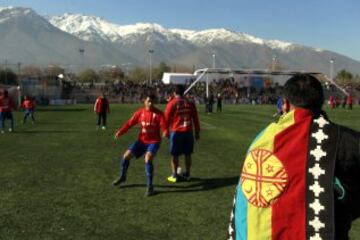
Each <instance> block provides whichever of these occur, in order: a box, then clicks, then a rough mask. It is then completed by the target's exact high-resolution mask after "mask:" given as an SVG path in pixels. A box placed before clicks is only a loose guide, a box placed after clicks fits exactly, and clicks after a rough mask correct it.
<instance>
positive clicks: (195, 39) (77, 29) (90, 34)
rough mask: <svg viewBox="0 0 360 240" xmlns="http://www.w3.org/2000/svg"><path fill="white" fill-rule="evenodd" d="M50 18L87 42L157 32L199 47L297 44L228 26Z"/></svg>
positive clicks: (287, 46) (70, 16) (68, 16)
mask: <svg viewBox="0 0 360 240" xmlns="http://www.w3.org/2000/svg"><path fill="white" fill-rule="evenodd" d="M49 21H50V22H51V23H52V24H53V25H54V26H56V27H58V28H60V29H61V30H63V31H65V32H68V33H70V34H72V35H74V36H77V37H79V38H81V39H83V40H86V41H98V42H102V41H110V42H113V43H122V42H127V43H132V42H136V40H137V38H138V37H139V35H144V34H147V33H149V32H150V33H153V34H157V35H158V36H161V37H159V38H158V39H157V40H158V41H164V42H165V41H179V42H188V43H190V44H194V45H196V46H198V47H202V46H206V45H209V44H213V43H216V42H218V43H221V42H226V43H233V44H243V43H254V44H259V45H263V46H267V47H270V48H271V49H280V50H284V51H288V50H291V48H292V47H295V46H296V45H295V44H292V43H288V42H282V41H278V40H268V41H267V40H263V39H260V38H257V37H254V36H251V35H248V34H246V33H237V32H233V31H229V30H226V29H223V28H222V29H209V30H204V31H192V30H184V29H166V28H164V27H162V26H160V25H159V24H151V23H137V24H134V25H125V26H120V25H116V24H113V23H110V22H108V21H106V20H104V19H102V18H99V17H96V16H84V15H80V14H68V13H65V14H64V15H62V16H53V17H49Z"/></svg>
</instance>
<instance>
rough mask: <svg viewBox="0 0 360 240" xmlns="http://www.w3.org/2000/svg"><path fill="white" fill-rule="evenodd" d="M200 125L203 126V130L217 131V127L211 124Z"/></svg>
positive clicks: (201, 122) (203, 123) (202, 123)
mask: <svg viewBox="0 0 360 240" xmlns="http://www.w3.org/2000/svg"><path fill="white" fill-rule="evenodd" d="M200 124H201V128H202V129H207V130H211V129H216V126H214V125H212V124H210V123H206V122H204V121H200Z"/></svg>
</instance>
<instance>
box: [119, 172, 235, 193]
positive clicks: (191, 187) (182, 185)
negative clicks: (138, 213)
mask: <svg viewBox="0 0 360 240" xmlns="http://www.w3.org/2000/svg"><path fill="white" fill-rule="evenodd" d="M238 182H239V176H235V177H224V178H192V179H191V180H190V181H179V182H178V183H172V184H154V188H155V192H156V194H163V193H183V192H199V191H211V190H215V189H218V188H223V187H227V186H235V185H236V184H237V183H238ZM136 187H146V184H129V185H122V186H120V187H119V188H136Z"/></svg>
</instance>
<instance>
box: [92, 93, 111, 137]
mask: <svg viewBox="0 0 360 240" xmlns="http://www.w3.org/2000/svg"><path fill="white" fill-rule="evenodd" d="M94 112H95V113H96V115H97V117H98V118H97V124H96V128H97V129H99V128H100V125H101V121H102V127H101V129H102V130H106V117H107V114H108V113H110V106H109V101H108V100H107V98H106V97H105V95H104V94H101V96H99V97H98V98H97V99H96V102H95V105H94Z"/></svg>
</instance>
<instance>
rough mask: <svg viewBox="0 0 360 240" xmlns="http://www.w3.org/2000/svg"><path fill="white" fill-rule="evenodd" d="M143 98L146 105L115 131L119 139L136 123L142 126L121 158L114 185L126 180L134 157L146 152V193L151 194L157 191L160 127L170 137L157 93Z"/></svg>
mask: <svg viewBox="0 0 360 240" xmlns="http://www.w3.org/2000/svg"><path fill="white" fill-rule="evenodd" d="M143 99H144V107H143V108H140V109H138V110H137V111H136V112H135V113H134V115H133V116H132V117H131V118H130V119H129V120H128V121H127V122H126V123H125V124H124V125H123V126H122V127H121V128H120V129H119V130H117V131H116V133H115V139H118V138H119V137H120V136H122V135H124V134H125V133H126V132H127V131H128V130H129V129H130V128H131V127H133V126H135V125H140V127H141V129H140V133H139V136H138V140H137V141H135V142H134V143H133V144H132V145H131V146H130V147H129V148H128V150H126V152H125V153H124V155H123V156H122V158H121V162H120V165H121V167H120V176H119V178H117V179H116V180H115V181H114V182H113V185H114V186H116V185H119V184H121V183H123V182H125V181H126V175H127V170H128V168H129V165H130V160H131V159H132V158H133V157H136V158H139V157H141V156H142V155H144V154H145V173H146V177H147V190H146V192H145V195H146V196H151V195H153V194H154V193H155V192H154V187H153V173H154V167H153V159H154V157H155V155H156V153H157V151H158V150H159V148H160V143H161V137H160V129H161V130H162V133H163V137H168V131H167V126H166V123H165V117H164V113H163V112H162V111H161V110H159V109H157V108H156V107H155V106H154V104H155V103H154V101H155V95H153V94H149V93H148V94H144V97H143Z"/></svg>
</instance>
